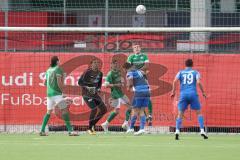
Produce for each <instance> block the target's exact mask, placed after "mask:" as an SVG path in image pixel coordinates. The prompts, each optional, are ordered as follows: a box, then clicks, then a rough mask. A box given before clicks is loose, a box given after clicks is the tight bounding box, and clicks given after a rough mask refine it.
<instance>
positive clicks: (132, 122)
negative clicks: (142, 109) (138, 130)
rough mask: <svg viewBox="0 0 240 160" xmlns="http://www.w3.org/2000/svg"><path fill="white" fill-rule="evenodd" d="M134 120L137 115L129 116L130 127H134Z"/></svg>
mask: <svg viewBox="0 0 240 160" xmlns="http://www.w3.org/2000/svg"><path fill="white" fill-rule="evenodd" d="M136 120H137V116H136V115H133V116H132V118H131V123H130V129H134V124H135V122H136Z"/></svg>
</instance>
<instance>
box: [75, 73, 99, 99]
mask: <svg viewBox="0 0 240 160" xmlns="http://www.w3.org/2000/svg"><path fill="white" fill-rule="evenodd" d="M102 77H103V73H102V72H101V71H99V70H98V71H93V70H92V69H87V70H86V71H85V72H84V73H83V74H82V76H81V77H80V79H79V80H78V85H80V86H82V95H86V96H93V95H95V94H97V92H95V93H94V94H93V93H92V92H89V90H88V89H87V87H95V88H96V90H100V89H101V86H102Z"/></svg>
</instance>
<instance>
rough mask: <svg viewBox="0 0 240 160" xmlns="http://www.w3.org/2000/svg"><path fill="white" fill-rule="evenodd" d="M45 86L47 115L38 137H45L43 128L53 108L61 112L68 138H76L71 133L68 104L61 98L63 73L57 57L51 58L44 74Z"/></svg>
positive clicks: (73, 133) (74, 134)
mask: <svg viewBox="0 0 240 160" xmlns="http://www.w3.org/2000/svg"><path fill="white" fill-rule="evenodd" d="M45 85H46V86H47V113H46V114H45V116H44V118H43V123H42V128H41V132H40V136H47V134H46V133H45V127H46V125H47V123H48V120H49V118H50V115H51V113H52V111H53V109H54V108H55V107H58V108H59V109H60V110H61V113H62V118H63V120H64V121H65V124H66V126H67V129H68V133H69V136H77V134H76V133H75V132H73V128H72V126H71V123H70V119H69V112H68V108H67V107H68V102H67V100H66V99H64V97H63V86H64V73H63V70H62V69H61V68H60V67H59V59H58V57H57V56H53V57H52V58H51V64H50V67H49V68H48V70H47V72H46V81H45Z"/></svg>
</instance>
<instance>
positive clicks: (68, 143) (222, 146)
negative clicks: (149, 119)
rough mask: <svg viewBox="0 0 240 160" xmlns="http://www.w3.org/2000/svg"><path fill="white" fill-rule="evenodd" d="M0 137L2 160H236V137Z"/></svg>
mask: <svg viewBox="0 0 240 160" xmlns="http://www.w3.org/2000/svg"><path fill="white" fill-rule="evenodd" d="M180 138H181V140H179V141H176V140H174V135H173V134H171V135H169V134H168V135H144V136H138V137H135V136H132V135H125V134H116V135H115V134H100V135H97V136H90V135H86V134H82V135H80V136H78V137H69V136H67V135H64V134H59V133H58V134H50V135H49V136H48V137H39V136H38V135H36V134H0V156H1V158H0V159H2V160H5V159H10V160H28V159H29V160H38V159H39V160H54V159H57V160H61V159H69V160H70V159H72V160H75V159H79V160H88V159H89V160H108V159H111V160H128V159H129V160H134V159H136V160H137V159H146V160H160V159H161V160H176V159H177V160H186V159H189V160H190V159H191V160H192V159H194V160H198V159H199V160H203V159H205V160H208V159H209V160H226V159H227V160H239V157H240V152H239V151H240V143H239V136H238V135H209V139H208V140H204V139H202V137H200V136H199V135H191V134H186V135H181V137H180Z"/></svg>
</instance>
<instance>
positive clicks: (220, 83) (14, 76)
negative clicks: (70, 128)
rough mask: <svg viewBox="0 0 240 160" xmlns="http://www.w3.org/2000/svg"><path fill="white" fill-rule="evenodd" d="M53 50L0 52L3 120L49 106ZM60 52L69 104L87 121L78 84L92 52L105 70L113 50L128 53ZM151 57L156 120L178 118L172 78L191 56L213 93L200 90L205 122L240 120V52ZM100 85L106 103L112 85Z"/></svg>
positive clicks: (21, 118)
mask: <svg viewBox="0 0 240 160" xmlns="http://www.w3.org/2000/svg"><path fill="white" fill-rule="evenodd" d="M52 55H54V53H0V72H1V84H0V124H41V121H42V117H43V115H44V113H45V112H46V106H45V103H46V99H45V92H46V88H45V87H44V86H43V79H44V72H45V71H46V69H47V68H48V66H49V59H50V57H51V56H52ZM58 56H59V57H60V60H61V63H62V67H63V68H64V69H65V71H66V73H67V79H66V84H67V87H66V88H65V91H66V92H67V93H68V94H72V95H73V97H74V105H72V106H71V107H70V111H71V113H72V115H71V118H72V120H73V121H74V122H73V123H75V124H86V121H87V118H88V111H89V109H88V107H87V106H86V105H85V104H84V103H83V101H82V99H81V95H79V94H80V89H79V87H78V86H77V85H76V83H77V80H78V77H79V76H80V75H81V73H82V71H83V70H84V69H86V68H87V65H88V64H89V61H90V60H91V59H92V58H93V56H96V57H97V58H99V59H100V60H101V62H102V71H103V73H104V75H106V74H107V72H108V70H109V65H110V64H109V62H110V60H111V58H112V57H113V56H114V58H117V59H119V60H120V62H121V63H124V62H125V61H126V58H127V55H124V54H90V53H84V54H83V53H81V54H79V53H61V54H58ZM149 58H150V62H151V63H150V73H149V75H148V79H149V83H150V85H151V89H152V101H153V113H154V115H153V117H154V125H162V126H169V125H174V124H175V122H174V120H175V116H176V108H174V107H176V106H175V105H173V104H175V103H176V102H175V101H173V100H172V99H170V97H169V94H170V91H171V83H172V80H173V78H174V76H175V75H176V73H177V72H178V71H179V70H180V69H182V68H184V60H185V59H186V58H193V60H194V63H195V66H194V68H196V69H197V70H199V71H200V73H201V76H202V82H203V85H204V87H205V90H206V93H207V94H208V95H209V97H208V99H206V100H205V99H203V98H202V96H201V95H200V99H201V102H202V108H203V114H204V116H205V122H206V125H208V126H240V116H239V115H240V108H239V103H240V98H239V97H238V95H240V90H239V88H238V87H239V79H240V74H239V72H240V71H239V67H240V57H239V55H237V54H228V55H226V54H221V55H220V54H219V55H214V54H191V55H190V54H149ZM102 90H103V95H104V96H103V98H104V99H105V102H106V104H107V105H108V100H107V99H108V96H109V89H106V88H104V87H103V88H102ZM127 94H128V95H130V93H127ZM121 110H122V113H121V114H120V116H119V117H118V118H117V119H116V120H114V121H113V124H121V123H122V121H123V119H124V110H125V108H124V107H122V108H121ZM51 123H54V124H58V123H61V124H62V121H61V120H60V119H59V118H58V117H57V116H53V118H52V119H51ZM196 124H197V120H196V116H195V113H193V112H190V111H187V112H186V119H185V122H184V125H185V126H192V125H196Z"/></svg>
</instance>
